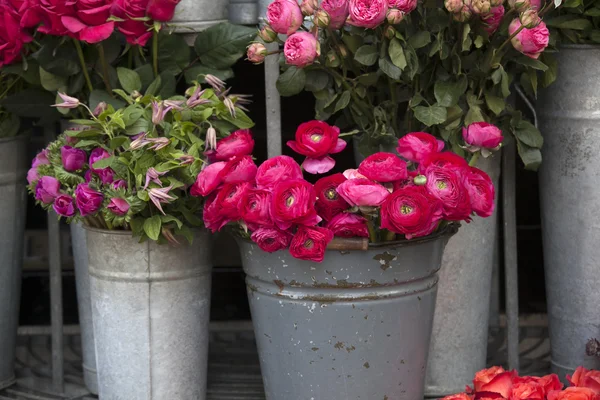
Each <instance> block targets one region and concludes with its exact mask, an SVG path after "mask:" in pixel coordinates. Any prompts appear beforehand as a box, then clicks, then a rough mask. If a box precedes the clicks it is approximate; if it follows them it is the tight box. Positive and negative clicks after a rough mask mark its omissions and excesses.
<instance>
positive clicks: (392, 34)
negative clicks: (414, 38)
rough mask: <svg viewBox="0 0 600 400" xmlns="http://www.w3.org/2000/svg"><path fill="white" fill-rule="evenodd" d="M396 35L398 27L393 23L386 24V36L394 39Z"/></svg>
mask: <svg viewBox="0 0 600 400" xmlns="http://www.w3.org/2000/svg"><path fill="white" fill-rule="evenodd" d="M395 36H396V29H395V28H394V27H393V26H391V25H388V26H386V28H385V37H386V38H388V39H390V40H392V39H393V38H394V37H395Z"/></svg>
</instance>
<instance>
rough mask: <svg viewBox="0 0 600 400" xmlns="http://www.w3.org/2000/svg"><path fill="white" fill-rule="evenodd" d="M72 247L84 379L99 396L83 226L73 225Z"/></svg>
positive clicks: (88, 386) (91, 390)
mask: <svg viewBox="0 0 600 400" xmlns="http://www.w3.org/2000/svg"><path fill="white" fill-rule="evenodd" d="M71 245H72V248H73V259H74V261H75V285H76V287H77V306H78V310H79V326H80V327H81V349H82V356H83V379H84V381H85V386H86V387H87V388H88V390H89V391H90V392H91V393H93V394H98V372H97V370H96V343H95V342H94V325H93V322H92V300H91V298H90V273H89V271H88V252H87V240H86V232H85V229H84V228H83V226H82V225H81V224H71Z"/></svg>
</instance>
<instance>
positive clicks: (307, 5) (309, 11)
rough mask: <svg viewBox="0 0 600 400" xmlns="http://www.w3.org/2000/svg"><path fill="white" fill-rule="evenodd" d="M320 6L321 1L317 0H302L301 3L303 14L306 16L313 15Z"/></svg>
mask: <svg viewBox="0 0 600 400" xmlns="http://www.w3.org/2000/svg"><path fill="white" fill-rule="evenodd" d="M318 7H319V3H318V1H317V0H302V4H300V9H301V10H302V14H304V15H305V16H309V15H313V14H314V13H315V11H316V10H317V8H318Z"/></svg>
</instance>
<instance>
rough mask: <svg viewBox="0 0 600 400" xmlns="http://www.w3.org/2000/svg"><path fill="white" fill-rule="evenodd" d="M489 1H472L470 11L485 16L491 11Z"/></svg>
mask: <svg viewBox="0 0 600 400" xmlns="http://www.w3.org/2000/svg"><path fill="white" fill-rule="evenodd" d="M491 9H492V5H491V4H490V0H472V2H471V11H473V13H475V14H477V15H482V14H487V13H489V12H490V11H491Z"/></svg>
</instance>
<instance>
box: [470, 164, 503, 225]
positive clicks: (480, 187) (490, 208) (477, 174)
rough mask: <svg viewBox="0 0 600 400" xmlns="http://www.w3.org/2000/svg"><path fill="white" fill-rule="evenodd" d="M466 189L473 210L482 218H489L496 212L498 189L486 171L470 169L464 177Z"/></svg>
mask: <svg viewBox="0 0 600 400" xmlns="http://www.w3.org/2000/svg"><path fill="white" fill-rule="evenodd" d="M464 184H465V188H466V189H467V191H468V192H469V199H470V200H471V208H473V211H474V212H475V213H476V214H477V215H479V216H480V217H484V218H485V217H489V216H490V215H492V214H493V212H494V206H495V203H494V200H495V197H496V189H495V188H494V183H493V182H492V178H490V176H489V175H488V174H486V173H485V172H484V171H482V170H480V169H478V168H475V167H470V168H469V172H467V173H465V175H464Z"/></svg>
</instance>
